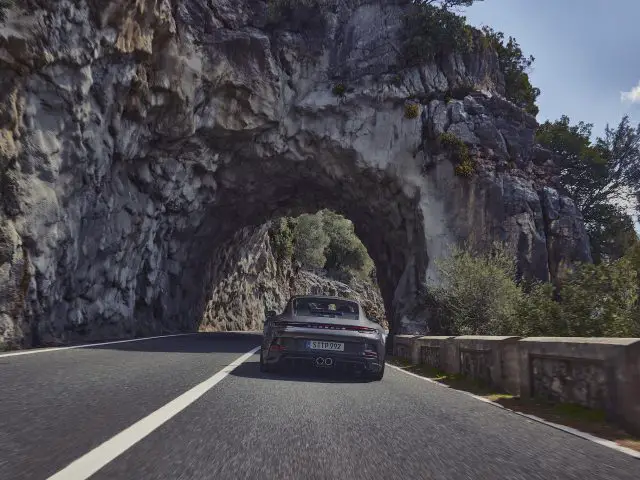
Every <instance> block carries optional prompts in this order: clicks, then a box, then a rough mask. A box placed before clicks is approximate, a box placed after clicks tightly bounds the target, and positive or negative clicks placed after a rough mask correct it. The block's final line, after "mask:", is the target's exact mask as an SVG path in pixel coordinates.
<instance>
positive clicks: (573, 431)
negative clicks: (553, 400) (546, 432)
mask: <svg viewBox="0 0 640 480" xmlns="http://www.w3.org/2000/svg"><path fill="white" fill-rule="evenodd" d="M387 366H389V367H391V368H394V369H396V370H399V371H401V372H403V373H406V374H407V375H411V376H412V377H416V378H419V379H420V380H425V381H427V382H429V383H434V384H436V385H438V386H440V387H442V388H449V389H451V390H454V391H456V392H460V393H462V394H464V395H466V396H468V397H472V398H475V399H476V400H480V401H481V402H483V403H488V404H490V405H493V406H494V407H498V408H501V409H502V410H506V411H507V412H511V413H514V414H516V415H518V416H520V417H524V418H527V419H529V420H533V421H535V422H538V423H542V424H543V425H547V426H548V427H552V428H555V429H556V430H561V431H563V432H565V433H569V434H571V435H574V436H576V437H580V438H582V439H584V440H588V441H590V442H593V443H597V444H598V445H601V446H603V447H607V448H611V449H612V450H616V451H618V452H620V453H625V454H627V455H629V456H631V457H634V458H636V459H639V460H640V452H636V451H635V450H633V449H631V448H627V447H623V446H622V445H618V444H617V443H615V442H612V441H611V440H606V439H604V438H600V437H596V436H595V435H591V434H590V433H586V432H582V431H580V430H577V429H575V428H571V427H567V426H565V425H560V424H559V423H554V422H550V421H548V420H545V419H543V418H540V417H536V416H535V415H530V414H528V413H522V412H517V411H515V410H512V409H510V408H507V407H505V406H504V405H500V404H499V403H496V402H494V401H493V400H489V399H488V398H484V397H481V396H479V395H474V394H473V393H469V392H465V391H464V390H458V389H456V388H453V387H450V386H449V385H445V384H443V383H440V382H436V381H435V380H432V379H431V378H427V377H423V376H421V375H416V374H415V373H412V372H407V371H406V370H405V369H403V368H401V367H398V366H396V365H391V364H390V363H387Z"/></svg>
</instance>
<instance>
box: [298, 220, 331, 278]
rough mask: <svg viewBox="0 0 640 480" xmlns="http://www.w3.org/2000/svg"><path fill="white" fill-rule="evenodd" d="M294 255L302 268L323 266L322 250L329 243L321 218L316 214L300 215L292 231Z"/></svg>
mask: <svg viewBox="0 0 640 480" xmlns="http://www.w3.org/2000/svg"><path fill="white" fill-rule="evenodd" d="M293 235H294V238H295V243H294V245H295V246H294V256H295V258H296V260H298V261H299V262H300V264H301V265H302V267H303V268H305V269H307V270H314V269H318V268H323V267H324V264H325V262H326V257H325V254H324V250H325V248H326V247H327V245H328V244H329V236H328V235H327V234H326V233H325V231H324V229H323V225H322V218H320V217H319V216H318V215H301V216H300V217H298V222H297V225H296V227H295V230H294V232H293Z"/></svg>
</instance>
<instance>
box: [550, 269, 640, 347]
mask: <svg viewBox="0 0 640 480" xmlns="http://www.w3.org/2000/svg"><path fill="white" fill-rule="evenodd" d="M637 293H638V292H637V271H634V268H633V265H632V264H631V262H630V261H629V260H628V259H626V258H622V259H620V260H616V261H615V262H610V263H607V262H603V263H601V264H599V265H592V264H585V265H581V266H580V267H579V268H577V269H576V271H575V272H573V273H572V274H571V275H570V276H569V278H568V279H567V280H566V281H565V282H564V284H563V285H562V288H561V290H560V297H561V306H562V316H563V321H564V322H565V323H566V333H567V335H569V336H587V337H591V336H593V337H636V336H640V324H638V323H637V322H635V321H634V320H633V318H632V314H633V312H634V310H635V308H636V302H637Z"/></svg>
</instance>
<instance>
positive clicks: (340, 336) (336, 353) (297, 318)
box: [264, 298, 384, 374]
mask: <svg viewBox="0 0 640 480" xmlns="http://www.w3.org/2000/svg"><path fill="white" fill-rule="evenodd" d="M313 299H314V300H317V298H313ZM304 300H308V298H305V299H304ZM322 300H325V302H333V303H330V304H331V305H334V306H336V307H337V308H338V309H340V308H347V307H350V308H352V309H354V308H357V312H355V313H354V312H339V311H326V310H322V311H320V314H317V313H318V312H314V311H311V312H309V311H305V312H304V314H300V313H301V312H300V311H299V310H298V309H296V308H295V305H294V306H293V308H292V312H291V314H290V315H289V316H286V315H285V316H280V317H279V318H277V319H276V320H274V322H273V323H272V325H271V326H270V335H269V338H268V345H267V354H266V356H265V358H264V362H265V363H266V364H267V365H283V364H284V365H308V366H313V367H317V368H331V369H340V370H349V371H354V370H356V371H358V370H359V371H363V372H367V373H371V374H376V373H378V372H380V371H381V370H382V369H383V366H384V332H383V331H382V329H381V328H380V327H379V326H378V325H377V324H375V323H373V322H371V321H369V320H367V319H366V317H364V316H363V315H362V313H361V308H360V306H359V305H358V304H357V303H356V302H349V303H350V304H351V305H347V306H345V305H344V302H346V301H345V300H326V299H322ZM294 301H295V300H294ZM326 304H328V303H325V305H326Z"/></svg>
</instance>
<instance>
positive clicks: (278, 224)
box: [269, 218, 295, 265]
mask: <svg viewBox="0 0 640 480" xmlns="http://www.w3.org/2000/svg"><path fill="white" fill-rule="evenodd" d="M294 228H295V221H294V220H293V219H290V218H279V219H277V220H275V221H273V222H272V223H271V226H270V228H269V240H270V241H271V246H272V248H273V251H274V253H275V257H276V260H277V261H278V265H282V264H284V263H285V262H290V261H291V258H292V257H293V244H294Z"/></svg>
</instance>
